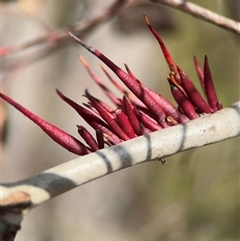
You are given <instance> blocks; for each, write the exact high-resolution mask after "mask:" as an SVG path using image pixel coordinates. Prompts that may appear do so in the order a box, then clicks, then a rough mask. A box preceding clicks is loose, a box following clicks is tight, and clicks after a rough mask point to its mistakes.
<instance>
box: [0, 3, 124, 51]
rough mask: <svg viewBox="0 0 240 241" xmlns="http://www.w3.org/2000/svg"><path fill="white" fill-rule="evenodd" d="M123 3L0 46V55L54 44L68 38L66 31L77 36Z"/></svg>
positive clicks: (112, 12)
mask: <svg viewBox="0 0 240 241" xmlns="http://www.w3.org/2000/svg"><path fill="white" fill-rule="evenodd" d="M125 3H126V0H116V1H114V2H113V4H111V5H110V7H109V8H107V9H106V11H104V12H103V13H102V14H101V15H99V16H96V17H94V18H92V19H89V20H85V21H79V22H75V23H73V24H72V25H71V26H70V27H68V28H63V29H58V30H54V31H51V32H49V33H48V34H46V35H44V36H41V37H38V38H35V39H33V40H31V41H27V42H25V43H22V44H19V45H14V46H5V47H0V56H5V55H9V54H13V53H17V52H19V51H22V50H24V49H27V48H30V47H34V46H37V45H40V44H44V43H49V44H55V45H56V44H59V43H60V42H62V41H64V40H67V39H69V36H68V34H67V31H73V32H74V33H75V34H76V35H77V36H80V35H82V34H84V33H86V32H89V31H91V30H93V29H94V28H95V27H97V26H98V25H100V24H101V23H103V22H104V21H106V20H108V19H110V18H111V17H113V16H114V15H115V14H116V12H117V11H118V10H119V9H120V8H121V7H122V6H123V5H124V4H125Z"/></svg>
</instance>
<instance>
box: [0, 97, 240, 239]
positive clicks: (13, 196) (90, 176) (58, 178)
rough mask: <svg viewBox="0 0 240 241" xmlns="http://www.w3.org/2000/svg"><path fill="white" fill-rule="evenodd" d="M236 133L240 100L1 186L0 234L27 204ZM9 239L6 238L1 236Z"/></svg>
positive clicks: (20, 216) (15, 225)
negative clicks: (194, 118) (220, 108)
mask: <svg viewBox="0 0 240 241" xmlns="http://www.w3.org/2000/svg"><path fill="white" fill-rule="evenodd" d="M238 135H240V101H238V102H236V103H235V104H233V105H231V106H230V107H228V108H225V109H223V110H221V111H218V112H216V113H214V114H210V115H205V116H203V117H201V118H198V119H196V120H193V121H190V122H188V123H187V124H184V125H176V126H173V127H170V128H166V129H163V130H161V131H157V132H153V133H151V134H147V135H144V136H141V137H138V138H135V139H133V140H130V141H126V142H123V143H121V144H119V145H115V146H112V147H109V148H106V149H103V150H100V151H97V152H94V153H92V154H88V155H85V156H82V157H79V158H76V159H74V160H71V161H69V162H66V163H64V164H61V165H59V166H56V167H53V168H51V169H49V170H47V171H44V172H42V173H40V174H37V175H36V176H33V177H31V178H28V179H26V180H22V181H19V182H17V183H11V184H2V186H1V205H0V207H1V216H0V221H1V222H0V225H1V227H2V233H3V234H4V233H7V232H9V230H10V231H12V230H13V229H14V228H15V230H16V231H15V232H17V230H18V229H19V228H20V223H21V221H22V219H23V216H24V214H26V213H27V212H28V211H29V210H30V209H31V208H33V207H36V206H38V205H40V204H42V203H44V202H46V201H48V200H50V199H52V198H53V197H55V196H57V195H60V194H62V193H64V192H67V191H69V190H71V189H73V188H75V187H77V186H80V185H83V184H85V183H87V182H90V181H93V180H95V179H97V178H100V177H103V176H106V175H109V174H111V173H113V172H116V171H118V170H122V169H124V168H127V167H130V166H134V165H137V164H140V163H144V162H147V161H153V160H160V159H161V158H164V157H167V156H171V155H174V154H177V153H179V152H182V151H186V150H188V149H191V148H195V147H201V146H204V145H209V144H213V143H217V142H220V141H224V140H227V139H229V138H233V137H236V136H238ZM5 240H11V239H5Z"/></svg>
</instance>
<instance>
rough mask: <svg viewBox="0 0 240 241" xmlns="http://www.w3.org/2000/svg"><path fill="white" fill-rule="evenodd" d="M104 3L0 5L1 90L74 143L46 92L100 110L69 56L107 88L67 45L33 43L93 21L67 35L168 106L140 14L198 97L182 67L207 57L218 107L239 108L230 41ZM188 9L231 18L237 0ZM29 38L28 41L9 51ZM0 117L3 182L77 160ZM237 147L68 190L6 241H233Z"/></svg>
mask: <svg viewBox="0 0 240 241" xmlns="http://www.w3.org/2000/svg"><path fill="white" fill-rule="evenodd" d="M114 2H117V1H116V0H115V1H114V0H111V1H109V0H108V1H107V0H99V1H94V0H79V1H66V0H58V1H56V0H35V1H31V0H18V1H6V0H5V1H3V0H2V1H1V15H2V17H1V22H2V23H1V45H2V46H5V47H6V46H17V47H15V50H14V51H15V52H13V53H11V54H6V55H5V56H3V57H2V59H1V91H3V92H5V93H7V94H8V95H9V96H10V97H12V98H13V99H14V100H16V101H18V102H19V103H20V104H22V105H23V106H25V107H26V108H28V109H29V110H31V111H32V112H33V113H35V114H37V115H38V116H40V117H42V118H43V119H45V120H47V121H49V122H51V123H53V124H54V125H56V126H58V127H60V128H62V129H64V130H65V131H67V132H69V133H71V134H72V135H74V136H76V137H78V134H77V128H76V124H84V123H83V122H82V120H81V118H79V116H78V115H77V114H76V113H75V111H74V110H72V109H71V108H70V107H69V106H67V105H66V104H65V103H64V102H63V101H62V100H61V99H60V98H59V97H58V96H57V95H56V93H55V89H56V88H58V89H59V90H60V91H62V92H63V93H64V94H66V95H67V96H69V97H70V98H72V99H73V100H74V101H76V102H79V103H82V102H84V101H85V99H84V97H82V94H83V92H84V90H85V89H88V90H89V91H90V93H91V94H93V95H95V96H97V97H99V98H101V99H103V100H106V101H108V100H107V99H106V97H105V96H104V95H103V93H102V92H101V90H100V89H99V88H98V87H97V86H96V85H95V84H94V83H93V81H92V80H91V79H90V77H89V76H88V75H87V73H86V71H85V70H84V68H83V66H82V65H81V64H80V62H79V60H78V55H83V56H84V57H85V59H86V60H87V61H88V62H89V64H90V65H91V67H92V69H93V70H94V71H95V72H96V73H97V74H99V76H100V77H102V79H103V80H105V79H106V78H105V76H104V75H103V74H102V72H101V69H100V68H99V60H98V59H97V58H95V57H94V56H92V55H91V54H90V53H88V52H87V51H86V50H84V49H83V48H82V47H81V46H79V45H77V44H76V43H75V42H74V41H73V40H71V39H68V38H67V39H64V40H63V41H56V40H55V39H54V35H50V37H49V38H46V39H44V40H43V39H42V40H41V37H42V36H47V35H48V34H49V33H52V32H53V31H55V30H57V31H56V32H54V33H60V32H61V31H63V29H64V28H68V27H72V26H78V27H79V26H80V28H81V26H84V24H86V23H89V20H91V19H95V18H96V17H97V16H101V15H102V16H104V17H105V18H101V19H100V20H99V19H98V21H97V24H95V25H94V26H93V24H92V27H89V28H87V29H86V30H85V31H82V32H81V31H80V32H79V34H78V35H79V36H80V37H81V38H82V39H84V41H86V42H87V43H89V44H91V45H93V46H95V47H96V48H98V49H99V50H101V51H102V52H103V53H104V54H105V55H106V56H108V57H109V58H110V59H111V60H113V61H114V62H115V63H117V64H118V65H119V66H122V67H123V63H127V64H128V65H129V67H130V68H131V70H132V71H133V73H134V74H135V75H136V76H137V77H138V78H139V79H140V80H141V81H143V82H144V83H145V84H146V85H148V86H149V87H151V88H153V89H154V90H156V91H157V92H159V93H161V94H162V95H164V96H165V97H167V98H169V99H170V100H172V97H171V94H170V91H169V87H168V84H167V81H166V76H167V75H168V72H169V70H168V67H167V65H166V63H165V61H164V58H163V55H162V53H161V51H160V49H159V46H158V44H157V42H156V40H155V39H154V37H153V36H152V35H151V33H150V32H149V30H148V28H147V27H146V25H145V23H144V20H143V17H142V15H143V14H144V13H145V14H147V16H148V18H149V20H150V22H151V23H152V25H153V26H154V27H155V28H156V29H157V31H158V32H159V34H160V35H161V36H162V38H163V40H164V41H165V43H166V45H167V47H168V48H169V51H170V52H171V54H172V56H173V58H174V59H175V62H176V63H177V64H178V65H179V66H181V68H182V69H183V70H184V71H185V72H186V73H187V74H188V75H189V76H190V77H191V79H192V80H193V82H194V83H195V84H196V86H197V87H198V88H199V87H200V86H199V84H198V78H197V75H196V73H195V70H194V65H193V60H192V57H193V55H196V56H197V57H198V60H199V62H200V63H201V64H203V58H204V54H207V55H208V57H209V62H210V67H211V70H212V75H213V78H214V81H215V85H216V89H217V92H218V95H219V99H220V100H221V101H222V103H223V105H224V106H228V105H230V104H231V103H233V102H235V101H236V100H237V99H239V89H240V88H239V76H240V75H239V67H240V65H239V64H240V59H239V54H240V50H239V37H238V36H237V35H235V34H233V33H231V32H228V31H225V30H223V29H220V28H218V27H216V26H213V25H211V24H208V23H206V22H203V21H201V20H199V19H196V18H193V17H191V16H189V15H187V14H185V13H183V12H180V11H177V10H173V9H170V8H167V7H165V6H160V5H157V4H153V3H150V1H147V0H145V1H139V0H136V1H127V0H126V1H118V4H117V7H116V8H115V9H114V11H112V12H111V11H109V10H108V9H109V6H111V4H114ZM192 2H195V3H197V4H198V3H199V4H201V6H203V7H206V8H208V9H210V10H212V11H214V12H217V13H220V14H222V15H224V16H228V17H230V18H234V19H236V20H237V19H238V20H239V11H240V9H239V1H238V0H229V1H224V0H217V1H208V0H202V1H192ZM122 5H123V6H122ZM90 26H91V25H90ZM63 33H64V31H63ZM38 38H39V39H40V40H41V41H39V43H37V44H33V46H29V47H26V48H23V49H22V50H21V49H20V48H19V46H23V45H24V44H25V43H27V44H29V43H30V42H31V41H32V40H34V39H38ZM106 83H109V82H108V81H107V80H106ZM110 87H111V86H110ZM116 93H118V92H116ZM0 113H1V116H0V117H1V118H0V119H1V124H0V125H1V135H2V142H1V163H2V164H1V180H2V181H3V182H15V181H18V180H21V179H24V178H27V177H30V176H32V175H35V174H36V173H38V172H42V171H44V170H46V169H48V168H50V167H53V166H55V165H58V164H61V163H63V162H66V161H68V160H71V159H73V158H76V156H75V155H73V154H71V153H69V152H67V151H66V150H64V149H62V148H61V147H60V146H58V145H57V144H55V143H54V142H53V141H52V140H51V139H50V138H49V137H48V136H47V135H45V134H44V133H43V132H42V131H41V129H39V128H38V127H37V126H35V124H33V123H32V122H31V121H29V120H28V119H27V118H26V117H24V116H23V115H22V114H20V113H19V112H18V111H17V110H15V109H14V108H12V107H11V106H9V105H7V104H5V103H2V105H1V112H0ZM84 125H85V126H87V124H84ZM229 125H231V123H229ZM239 141H240V139H239V138H235V139H231V140H228V141H224V142H222V143H218V144H215V145H211V146H206V147H203V148H199V149H194V150H190V151H187V152H184V153H182V154H178V155H175V156H173V157H170V158H168V163H167V164H166V165H164V166H162V165H161V164H160V163H158V162H151V163H145V164H142V165H139V166H135V167H132V168H128V169H125V170H122V171H120V172H117V173H114V174H111V175H109V176H107V177H104V178H101V179H98V180H95V181H93V182H91V183H88V184H86V185H84V186H81V187H79V188H76V189H74V190H72V191H70V192H67V193H65V194H63V195H61V196H59V197H56V198H54V199H53V200H51V201H49V202H47V203H45V204H44V205H42V206H40V207H38V208H36V209H34V210H32V211H31V212H30V213H29V214H28V215H27V216H26V218H25V219H24V221H23V223H22V230H21V231H20V232H19V233H18V235H17V238H16V241H26V240H31V241H64V240H69V241H70V240H71V241H79V240H98V241H110V240H111V241H112V240H114V241H122V240H129V241H139V240H142V241H145V240H149V241H157V240H164V241H165V240H166V241H175V240H176V241H179V240H185V241H187V240H195V241H202V240H204V241H208V240H209V241H210V240H211V241H214V240H218V241H235V240H239V157H240V153H239V146H240V145H239V144H240V143H239Z"/></svg>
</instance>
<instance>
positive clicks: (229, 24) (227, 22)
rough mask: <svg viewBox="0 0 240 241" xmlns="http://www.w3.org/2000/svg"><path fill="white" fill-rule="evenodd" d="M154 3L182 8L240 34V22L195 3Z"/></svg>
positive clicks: (164, 0)
mask: <svg viewBox="0 0 240 241" xmlns="http://www.w3.org/2000/svg"><path fill="white" fill-rule="evenodd" d="M151 1H152V2H154V3H159V4H164V5H167V6H170V7H172V8H176V9H179V10H182V11H183V12H186V13H189V14H190V15H193V16H195V17H197V18H200V19H202V20H205V21H207V22H209V23H211V24H214V25H216V26H218V27H221V28H223V29H225V30H228V31H231V32H233V33H236V34H240V23H239V22H236V21H234V20H232V19H229V18H227V17H223V16H221V15H219V14H217V13H214V12H212V11H210V10H207V9H205V8H203V7H200V6H198V5H196V4H194V3H190V2H187V1H185V0H151Z"/></svg>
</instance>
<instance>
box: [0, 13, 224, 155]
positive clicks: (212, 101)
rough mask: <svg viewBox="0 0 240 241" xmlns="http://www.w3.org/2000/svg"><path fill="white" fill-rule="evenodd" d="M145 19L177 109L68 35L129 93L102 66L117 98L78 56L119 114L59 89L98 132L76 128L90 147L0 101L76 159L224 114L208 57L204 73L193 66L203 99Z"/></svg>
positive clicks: (23, 109) (205, 61)
mask: <svg viewBox="0 0 240 241" xmlns="http://www.w3.org/2000/svg"><path fill="white" fill-rule="evenodd" d="M144 19H145V21H146V24H147V26H148V28H149V29H150V31H151V32H152V34H153V35H154V36H155V38H156V39H157V41H158V43H159V45H160V47H161V49H162V52H163V54H164V57H165V59H166V61H167V64H168V66H169V69H170V74H169V76H168V78H167V80H168V82H169V85H170V89H171V92H172V95H173V97H174V99H175V101H176V102H177V107H175V106H174V105H173V104H171V103H170V102H169V101H168V100H167V99H165V98H164V97H163V96H161V95H160V94H158V93H156V92H154V91H153V90H151V89H149V88H148V87H146V86H145V85H144V84H143V83H142V82H140V81H139V80H138V79H137V78H136V77H135V76H134V74H133V73H132V72H131V70H130V69H129V67H128V66H127V65H126V64H125V69H126V71H124V70H122V69H121V68H120V67H118V66H117V65H116V64H114V63H113V62H112V61H111V60H109V59H108V58H107V57H106V56H105V55H103V54H102V53H101V52H100V51H98V50H97V49H95V48H93V47H92V46H89V45H87V44H86V43H84V42H83V41H82V40H80V39H79V38H77V37H76V36H74V35H73V34H72V33H69V35H70V36H71V37H72V38H73V39H74V40H75V41H77V42H78V43H79V44H80V45H82V46H83V47H84V48H86V49H87V50H88V51H89V52H91V53H92V54H94V55H95V56H96V57H98V58H99V59H100V60H101V61H102V62H103V63H104V64H106V65H107V66H108V67H109V68H110V69H111V70H112V71H113V72H114V73H115V74H116V75H117V76H118V78H119V79H120V80H121V81H122V82H123V83H124V84H125V86H126V87H127V88H128V89H129V90H127V89H125V88H124V87H123V86H122V85H120V84H119V83H118V82H117V81H116V80H114V79H113V78H112V77H111V76H110V74H109V73H108V71H107V70H106V69H105V68H104V67H103V66H102V65H101V68H102V70H103V72H104V73H105V74H106V76H107V78H108V79H109V80H110V81H111V82H112V84H113V85H114V86H115V87H116V88H117V89H119V90H120V91H121V92H122V93H123V98H117V96H115V94H114V93H113V92H112V91H111V90H110V89H109V88H108V87H107V86H106V85H105V84H104V82H103V81H102V80H101V79H100V78H99V77H98V76H97V75H96V74H95V73H93V71H92V70H91V69H90V67H89V65H88V63H87V62H86V60H85V59H84V58H83V57H80V61H81V62H82V64H83V66H84V67H85V69H86V70H87V71H88V73H89V75H90V76H91V78H92V79H93V80H94V81H95V83H97V84H98V85H99V86H100V87H101V88H102V90H103V91H104V93H105V94H106V95H107V96H108V97H109V99H110V100H111V101H112V102H113V103H114V104H115V105H116V107H117V109H113V108H111V107H110V106H109V105H107V104H106V103H104V102H103V101H101V100H99V99H97V98H96V97H94V96H92V95H91V94H90V93H89V92H88V91H85V97H86V98H87V99H88V103H83V106H81V105H79V104H77V103H76V102H74V101H73V100H71V99H69V98H68V97H66V96H65V95H64V94H63V93H61V92H60V91H59V90H57V93H58V95H59V96H60V97H61V98H62V99H63V100H64V101H65V102H66V103H67V104H69V105H70V106H71V107H72V108H73V109H75V110H76V111H77V113H78V114H79V115H80V116H81V117H82V118H83V119H84V120H85V121H86V122H87V123H88V124H89V125H90V126H91V127H92V128H93V129H95V131H96V138H94V137H93V136H92V134H91V133H90V132H89V131H88V130H87V129H85V128H84V127H83V126H78V125H77V128H78V133H79V134H80V136H81V137H82V139H84V141H85V142H86V144H83V143H82V142H80V141H79V140H77V139H76V138H75V137H73V136H71V135H69V134H68V133H66V132H64V131H62V130H60V129H59V128H57V127H56V126H54V125H52V124H50V123H48V122H46V121H44V120H42V119H41V118H39V117H38V116H36V115H35V114H33V113H31V112H30V111H29V110H27V109H25V108H24V107H23V106H21V105H19V104H18V103H16V102H15V101H14V100H12V99H11V98H9V97H8V96H6V95H4V94H2V93H0V97H1V98H3V99H4V100H6V101H7V102H9V103H10V104H11V105H12V106H14V107H15V108H17V109H18V110H19V111H20V112H22V113H23V114H24V115H26V116H27V117H28V118H29V119H31V120H32V121H33V122H35V123H36V124H37V125H38V126H39V127H41V128H42V129H43V131H44V132H45V133H47V134H48V135H49V136H50V137H51V138H52V139H53V140H54V141H56V142H57V143H58V144H60V145H61V146H63V147H64V148H66V149H67V150H69V151H70V152H73V153H75V154H77V155H85V154H88V153H90V152H94V151H97V150H99V149H102V148H104V144H107V145H108V146H110V145H115V144H118V143H120V142H122V141H127V140H129V139H132V138H135V137H137V136H141V135H144V134H146V133H149V132H153V131H157V130H161V129H163V128H168V127H170V126H172V125H176V124H180V123H186V122H188V121H189V120H192V119H196V118H198V117H199V116H201V115H203V114H210V113H214V112H216V111H218V110H219V109H221V108H222V105H221V103H220V102H219V101H218V99H217V95H216V91H215V88H214V85H213V80H212V76H211V72H210V68H209V64H208V59H207V56H205V60H204V68H203V69H202V68H201V67H200V65H199V63H198V61H197V59H196V57H194V64H195V67H196V71H197V74H198V77H199V80H200V83H201V86H202V89H203V92H204V94H205V97H206V100H205V99H204V98H203V97H202V96H201V95H200V93H199V92H198V90H197V89H196V88H195V87H194V85H193V83H192V82H191V80H190V79H189V78H188V77H187V75H186V74H185V73H184V72H183V71H182V70H181V68H180V67H179V66H177V65H176V64H175V63H174V61H173V59H172V57H171V56H170V54H169V52H168V50H167V48H166V46H165V44H164V43H163V41H162V39H161V38H160V36H159V35H158V34H157V32H156V31H155V30H154V28H153V27H152V26H151V25H150V23H149V21H148V19H147V17H146V16H144Z"/></svg>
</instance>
